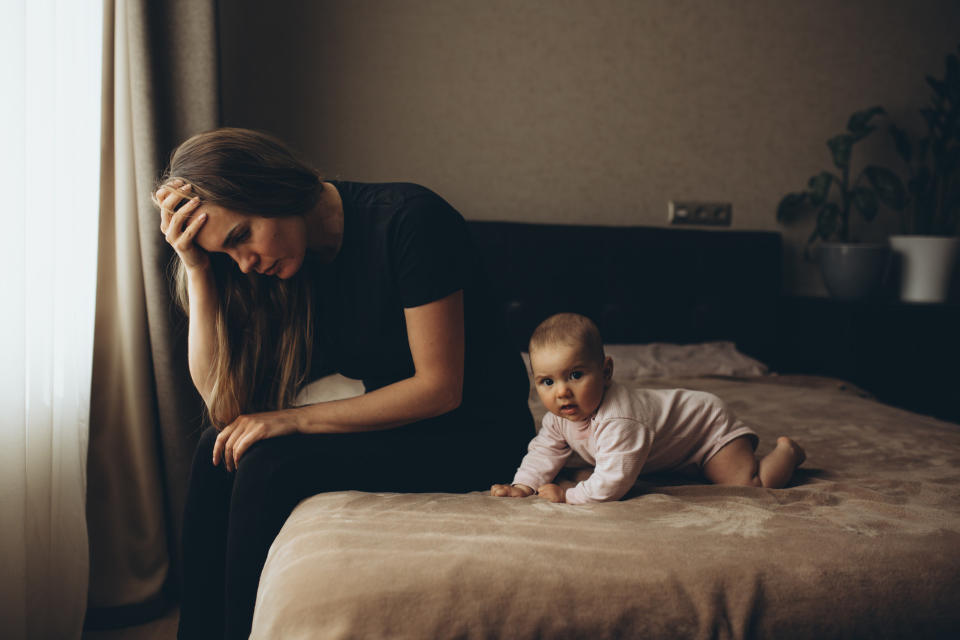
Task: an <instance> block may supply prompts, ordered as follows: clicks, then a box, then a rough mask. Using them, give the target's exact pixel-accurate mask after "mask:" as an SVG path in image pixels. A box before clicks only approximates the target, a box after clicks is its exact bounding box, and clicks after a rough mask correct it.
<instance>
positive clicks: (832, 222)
mask: <svg viewBox="0 0 960 640" xmlns="http://www.w3.org/2000/svg"><path fill="white" fill-rule="evenodd" d="M838 222H840V207H838V206H837V205H836V204H834V203H833V202H828V203H826V204H825V205H823V207H822V208H821V209H820V212H819V213H818V214H817V229H816V232H817V235H818V236H820V239H821V240H828V239H829V238H830V236H832V235H833V234H834V233H836V232H837V223H838Z"/></svg>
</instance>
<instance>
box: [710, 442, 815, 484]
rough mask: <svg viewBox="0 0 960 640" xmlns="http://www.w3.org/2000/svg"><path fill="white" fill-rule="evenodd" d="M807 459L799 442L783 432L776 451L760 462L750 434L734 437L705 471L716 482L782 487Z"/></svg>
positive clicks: (711, 460) (712, 459)
mask: <svg viewBox="0 0 960 640" xmlns="http://www.w3.org/2000/svg"><path fill="white" fill-rule="evenodd" d="M805 459H806V453H805V452H804V451H803V449H802V448H801V447H800V445H798V444H797V443H796V442H794V441H793V440H791V439H790V438H787V437H785V436H781V437H780V438H777V446H776V448H774V450H773V451H771V452H770V453H768V454H767V455H765V456H764V457H763V459H762V460H760V462H759V463H758V462H757V457H756V456H755V455H754V453H753V446H752V444H751V442H750V440H749V439H748V438H746V437H742V438H737V439H735V440H732V441H730V442H729V443H728V444H727V445H726V446H724V447H723V448H722V449H720V451H718V452H717V453H716V455H714V456H713V457H712V458H710V460H708V461H707V464H706V465H705V466H704V467H703V474H704V475H705V476H706V477H707V480H709V481H710V482H712V483H714V484H732V485H739V486H745V487H767V488H769V489H779V488H781V487H784V486H786V484H787V483H788V482H789V481H790V478H791V477H792V476H793V472H794V470H795V469H796V468H797V467H798V466H800V464H801V463H802V462H803V461H804V460H805Z"/></svg>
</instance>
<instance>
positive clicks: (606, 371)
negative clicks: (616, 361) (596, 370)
mask: <svg viewBox="0 0 960 640" xmlns="http://www.w3.org/2000/svg"><path fill="white" fill-rule="evenodd" d="M611 382H613V358H611V357H610V356H607V357H606V358H604V359H603V383H604V384H605V385H606V386H608V387H609V386H610V383H611Z"/></svg>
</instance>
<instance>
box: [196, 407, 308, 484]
mask: <svg viewBox="0 0 960 640" xmlns="http://www.w3.org/2000/svg"><path fill="white" fill-rule="evenodd" d="M295 411H296V410H295V409H284V410H282V411H266V412H264V413H251V414H248V415H242V416H240V417H239V418H237V419H236V420H234V421H233V422H231V423H230V424H228V425H227V426H225V427H224V428H223V430H222V431H221V432H220V435H218V436H217V441H216V442H215V443H214V444H213V464H214V465H218V464H220V461H221V460H223V463H224V465H225V466H226V468H227V471H236V470H237V465H238V464H239V463H240V458H241V457H242V456H243V454H244V453H245V452H246V451H247V449H249V448H250V447H251V446H252V445H253V444H254V443H256V442H258V441H260V440H266V439H267V438H276V437H277V436H286V435H290V434H292V433H298V432H299V431H300V425H299V423H298V421H297V419H296V413H295Z"/></svg>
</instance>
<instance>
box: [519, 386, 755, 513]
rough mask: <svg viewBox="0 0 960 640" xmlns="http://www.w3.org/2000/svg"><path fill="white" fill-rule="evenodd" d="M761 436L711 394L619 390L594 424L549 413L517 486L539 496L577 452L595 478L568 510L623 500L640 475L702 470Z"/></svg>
mask: <svg viewBox="0 0 960 640" xmlns="http://www.w3.org/2000/svg"><path fill="white" fill-rule="evenodd" d="M740 436H750V437H751V439H752V441H753V446H754V448H756V445H757V434H756V433H754V432H753V431H752V430H751V429H750V428H749V427H747V426H746V425H745V424H743V422H741V421H740V420H738V419H737V418H736V417H735V416H734V415H733V414H732V413H731V412H730V411H729V409H727V406H726V405H725V404H724V402H723V401H722V400H721V399H720V398H718V397H717V396H715V395H713V394H711V393H706V392H705V391H690V390H687V389H630V388H627V387H624V386H622V385H619V384H617V383H613V384H611V385H610V388H609V389H607V391H606V393H605V394H604V397H603V401H602V402H601V403H600V406H599V407H598V408H597V411H596V412H595V413H594V414H593V416H592V417H591V418H590V420H587V421H584V422H571V421H570V420H567V419H566V418H561V417H560V416H557V415H554V414H552V413H547V414H546V415H545V416H543V426H542V427H541V429H540V432H539V433H538V434H537V435H536V437H534V438H533V440H531V441H530V446H529V452H528V453H527V455H526V456H524V458H523V461H522V462H521V463H520V468H519V469H518V470H517V474H516V476H514V478H513V483H514V484H525V485H527V486H528V487H532V488H533V489H536V488H538V487H541V486H543V485H544V484H546V483H548V482H552V481H553V479H554V478H555V477H556V475H557V473H558V472H559V471H560V469H561V468H562V467H563V464H564V462H565V461H566V459H567V458H568V457H569V456H570V452H571V450H572V451H576V452H577V453H578V454H579V455H580V457H582V458H583V459H584V460H585V461H586V462H587V463H588V464H591V465H593V466H594V471H593V474H592V475H591V476H590V477H589V478H588V479H587V480H584V481H583V482H581V483H579V484H578V485H576V486H575V487H573V488H572V489H569V490H568V491H567V496H566V500H567V502H568V503H570V504H584V503H588V502H606V501H609V500H619V499H620V498H622V497H623V496H624V495H625V494H626V493H627V491H629V490H630V488H631V487H633V484H634V483H635V482H636V480H637V476H638V475H640V472H641V471H643V472H644V473H653V472H655V471H668V470H673V469H681V468H684V467H688V466H691V465H696V466H698V467H702V466H703V465H704V464H705V463H706V462H707V460H709V459H710V458H711V457H713V455H714V454H715V453H717V451H719V450H720V449H721V448H723V446H724V445H725V444H727V443H728V442H730V441H731V440H733V439H734V438H739V437H740Z"/></svg>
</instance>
